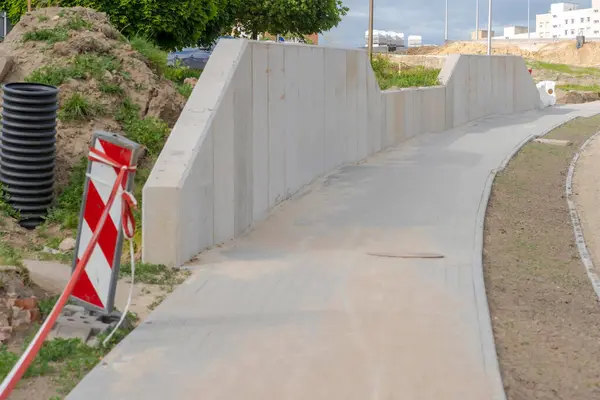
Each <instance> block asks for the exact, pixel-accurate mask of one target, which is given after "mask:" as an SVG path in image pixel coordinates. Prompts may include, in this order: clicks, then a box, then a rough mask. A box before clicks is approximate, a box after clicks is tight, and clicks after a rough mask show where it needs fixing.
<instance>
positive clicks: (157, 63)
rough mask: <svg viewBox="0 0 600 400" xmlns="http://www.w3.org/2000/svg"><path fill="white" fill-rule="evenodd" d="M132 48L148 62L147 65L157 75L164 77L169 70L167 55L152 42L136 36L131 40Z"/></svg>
mask: <svg viewBox="0 0 600 400" xmlns="http://www.w3.org/2000/svg"><path fill="white" fill-rule="evenodd" d="M129 43H130V44H131V47H132V48H133V49H134V50H136V51H137V52H139V53H140V54H141V55H142V56H144V58H145V59H146V60H147V64H148V66H149V67H150V68H152V69H153V70H154V71H155V72H156V73H158V74H160V75H163V73H164V72H165V70H166V69H167V53H166V52H165V51H164V50H162V49H161V48H160V47H158V46H157V45H155V44H154V43H153V42H152V41H151V40H149V39H147V38H145V37H142V36H134V37H132V38H131V39H130V40H129Z"/></svg>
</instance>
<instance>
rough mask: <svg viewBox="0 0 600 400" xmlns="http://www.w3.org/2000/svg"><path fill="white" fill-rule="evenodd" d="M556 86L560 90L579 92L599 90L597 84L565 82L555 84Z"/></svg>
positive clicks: (599, 87)
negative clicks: (563, 83)
mask: <svg viewBox="0 0 600 400" xmlns="http://www.w3.org/2000/svg"><path fill="white" fill-rule="evenodd" d="M556 88H557V89H561V90H577V91H580V92H600V86H599V85H575V84H565V85H556Z"/></svg>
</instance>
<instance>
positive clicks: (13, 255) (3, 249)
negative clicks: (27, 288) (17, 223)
mask: <svg viewBox="0 0 600 400" xmlns="http://www.w3.org/2000/svg"><path fill="white" fill-rule="evenodd" d="M2 236H3V234H2V235H0V265H14V266H17V267H22V266H23V256H22V254H21V252H20V251H19V250H18V249H15V248H14V247H13V246H11V245H10V244H9V243H7V241H5V240H3V239H2Z"/></svg>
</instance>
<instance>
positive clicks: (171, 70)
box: [164, 60, 202, 83]
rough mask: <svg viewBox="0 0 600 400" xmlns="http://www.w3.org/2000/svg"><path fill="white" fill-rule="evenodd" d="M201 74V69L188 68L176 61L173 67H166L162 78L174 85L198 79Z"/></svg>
mask: <svg viewBox="0 0 600 400" xmlns="http://www.w3.org/2000/svg"><path fill="white" fill-rule="evenodd" d="M201 73H202V70H201V69H194V68H190V67H188V66H185V65H183V64H182V63H181V61H179V60H177V61H176V62H175V64H174V65H171V66H169V67H167V69H166V70H165V73H164V76H165V78H167V79H169V80H171V81H173V82H175V83H183V81H184V80H185V79H186V78H196V79H198V78H199V77H200V74H201Z"/></svg>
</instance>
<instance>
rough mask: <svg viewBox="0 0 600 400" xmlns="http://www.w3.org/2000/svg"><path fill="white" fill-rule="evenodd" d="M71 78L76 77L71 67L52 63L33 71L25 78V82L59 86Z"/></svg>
mask: <svg viewBox="0 0 600 400" xmlns="http://www.w3.org/2000/svg"><path fill="white" fill-rule="evenodd" d="M69 78H74V76H73V74H72V71H71V69H70V68H67V67H62V66H58V65H51V64H50V65H45V66H43V67H41V68H38V69H36V70H35V71H33V72H32V73H31V74H29V76H27V77H26V78H25V82H35V83H41V84H44V85H52V86H59V85H60V84H62V83H63V82H64V81H66V80H67V79H69Z"/></svg>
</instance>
